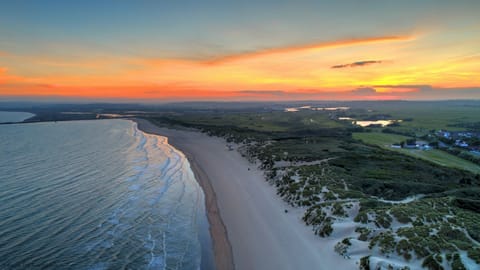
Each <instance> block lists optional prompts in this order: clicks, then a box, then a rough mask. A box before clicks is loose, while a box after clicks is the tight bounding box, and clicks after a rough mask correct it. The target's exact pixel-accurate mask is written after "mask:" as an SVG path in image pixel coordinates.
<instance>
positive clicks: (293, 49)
mask: <svg viewBox="0 0 480 270" xmlns="http://www.w3.org/2000/svg"><path fill="white" fill-rule="evenodd" d="M413 39H414V37H412V36H384V37H370V38H353V39H344V40H335V41H327V42H319V43H312V44H302V45H294V46H288V47H280V48H271V49H266V50H259V51H254V52H247V53H241V54H233V55H228V56H224V57H220V58H217V59H212V60H206V61H204V63H206V64H222V63H225V62H231V61H237V60H243V59H252V58H257V57H262V56H270V55H275V54H289V53H298V52H306V51H317V50H323V49H329V48H338V47H346V46H355V45H367V44H372V43H382V42H392V41H410V40H413Z"/></svg>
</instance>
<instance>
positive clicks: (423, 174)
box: [150, 102, 480, 269]
mask: <svg viewBox="0 0 480 270" xmlns="http://www.w3.org/2000/svg"><path fill="white" fill-rule="evenodd" d="M387 103H388V102H387ZM395 104H397V105H398V108H397V107H395V106H391V107H389V106H386V104H379V103H368V104H365V103H359V104H357V103H353V104H351V107H352V108H351V109H350V110H347V111H311V110H303V111H299V112H295V113H290V112H281V111H267V112H265V111H263V112H250V113H248V112H242V113H221V114H219V113H215V112H210V113H197V114H181V113H173V114H162V115H161V116H156V117H153V118H150V120H152V121H154V122H155V123H157V124H160V125H169V126H177V127H178V126H180V127H188V128H197V129H200V130H202V131H204V132H206V133H208V134H210V135H215V136H221V137H224V138H226V139H227V141H229V142H237V143H240V144H242V147H241V149H242V150H241V151H242V154H243V155H244V156H246V157H247V158H248V159H249V160H251V161H257V162H258V163H257V164H259V167H261V168H262V169H264V170H265V172H266V175H267V180H268V181H269V182H270V183H271V184H272V185H274V186H275V187H276V188H277V193H278V195H279V196H281V197H282V198H283V199H284V200H285V201H286V202H288V203H289V204H291V205H292V206H298V207H303V208H304V209H305V212H304V215H303V220H304V222H305V223H306V224H307V225H309V226H311V228H312V230H313V231H314V233H315V234H317V235H319V236H321V237H328V236H331V235H332V234H333V233H334V232H335V225H336V223H338V222H343V221H345V220H347V221H349V222H354V223H355V225H356V229H355V233H354V234H352V235H350V236H349V237H347V238H345V239H343V240H342V241H340V242H338V244H337V245H336V246H335V250H336V251H337V252H338V253H339V254H340V255H342V256H344V257H346V258H347V257H349V249H350V248H351V246H354V245H355V244H356V243H360V242H368V245H369V247H370V248H371V249H372V252H373V253H374V254H375V256H385V257H389V256H391V255H398V256H399V257H400V258H403V259H404V261H405V265H408V263H409V262H411V261H412V260H417V259H418V260H421V262H422V265H423V267H424V268H427V269H443V266H444V265H448V266H449V267H450V268H452V269H463V268H462V267H464V265H463V263H462V260H461V257H460V256H459V252H466V253H467V255H468V257H469V258H471V259H472V260H475V261H476V262H477V263H479V261H480V247H479V245H478V242H480V195H479V194H480V175H479V173H480V166H478V165H475V164H473V163H472V162H469V161H467V160H465V159H462V158H461V157H460V156H454V155H452V154H449V153H447V152H445V151H441V150H437V149H433V150H428V151H422V150H415V149H393V148H391V147H390V145H391V144H393V143H399V142H402V141H407V140H412V139H413V138H418V137H420V136H425V135H427V134H429V133H431V132H432V130H438V129H442V128H452V127H454V125H457V127H458V128H459V130H461V129H469V128H476V125H475V124H469V123H476V122H475V121H477V122H478V120H476V119H474V118H475V117H473V116H472V115H475V113H477V114H476V115H480V109H479V108H480V106H478V107H475V106H470V107H469V106H463V107H462V106H459V105H457V104H456V103H455V102H453V103H452V104H450V107H448V106H447V108H444V107H442V108H441V109H439V108H438V106H440V105H443V104H444V103H441V104H440V105H439V104H436V105H435V106H436V107H435V106H434V105H432V104H430V103H402V102H400V103H395ZM360 105H362V106H363V107H362V106H360ZM390 105H391V104H390ZM432 106H433V107H432ZM445 112H446V113H445ZM340 116H342V117H351V118H355V119H358V120H375V119H401V120H403V121H402V122H399V123H395V124H393V125H391V126H389V127H388V133H385V132H379V131H381V130H385V128H379V127H368V128H361V127H357V126H354V125H352V124H351V122H350V121H341V120H337V119H338V117H340ZM469 121H471V122H469ZM459 125H460V126H461V127H460V126H459ZM418 195H421V196H418ZM414 196H416V197H414ZM462 254H463V253H462ZM371 258H373V257H369V256H366V257H363V258H361V259H360V262H359V267H360V268H361V269H370V268H369V267H370V266H369V264H370V261H371ZM357 259H358V258H357ZM392 267H393V266H392ZM404 269H408V267H406V266H405V267H404Z"/></svg>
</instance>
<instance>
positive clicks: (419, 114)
mask: <svg viewBox="0 0 480 270" xmlns="http://www.w3.org/2000/svg"><path fill="white" fill-rule="evenodd" d="M375 115H387V116H388V117H387V118H388V119H394V120H404V121H403V122H401V123H400V125H399V126H395V127H389V128H391V129H393V130H395V131H397V132H405V133H409V134H415V135H417V136H422V135H425V134H427V133H428V132H429V131H431V130H439V129H443V130H456V131H463V130H465V128H464V127H462V125H464V124H472V123H478V122H479V118H478V115H480V106H478V102H476V103H475V102H468V101H457V102H454V101H451V102H436V103H435V102H402V101H392V102H383V103H371V104H365V103H359V104H355V105H353V106H352V109H351V110H350V111H348V112H347V113H346V115H345V116H349V117H352V118H355V119H357V120H362V119H368V118H370V117H373V116H375ZM405 120H406V121H405Z"/></svg>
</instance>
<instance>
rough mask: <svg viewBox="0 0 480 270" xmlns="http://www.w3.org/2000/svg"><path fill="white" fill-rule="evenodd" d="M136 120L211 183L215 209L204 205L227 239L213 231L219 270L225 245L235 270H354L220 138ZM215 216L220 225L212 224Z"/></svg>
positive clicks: (227, 263)
mask: <svg viewBox="0 0 480 270" xmlns="http://www.w3.org/2000/svg"><path fill="white" fill-rule="evenodd" d="M136 121H137V123H138V124H139V128H140V129H142V130H143V131H145V132H148V133H154V134H159V135H163V136H166V137H168V138H169V143H170V144H171V145H173V146H174V147H176V148H178V149H179V150H181V151H182V152H184V153H185V154H186V155H187V157H188V158H189V160H190V162H191V164H192V169H193V170H194V172H195V175H196V177H197V178H202V179H199V181H200V182H202V181H208V182H209V184H211V187H212V188H213V191H214V194H207V193H209V192H210V193H212V192H211V191H209V190H208V188H207V190H205V193H206V197H207V200H209V199H210V202H209V203H210V204H212V203H213V204H215V199H216V205H218V209H216V208H215V207H212V205H210V206H209V205H208V204H209V203H208V202H207V208H208V209H209V220H210V223H211V226H212V227H215V226H216V227H222V225H223V224H224V225H225V227H224V228H223V229H225V228H226V232H227V235H228V241H225V240H227V239H222V235H221V234H222V228H212V233H213V234H214V235H213V242H214V249H215V253H216V263H217V268H218V269H230V268H231V259H232V258H229V256H230V247H229V246H228V244H230V245H231V251H232V253H233V263H234V267H235V269H239V270H244V269H246V270H247V269H248V270H252V269H262V270H268V269H276V270H279V269H356V268H358V266H357V265H355V261H354V260H348V259H343V257H342V256H340V255H339V254H337V253H335V252H334V250H333V247H334V245H335V244H336V242H337V241H339V239H338V238H320V237H318V236H315V235H314V234H313V232H312V231H311V229H310V228H309V227H307V226H306V225H305V224H304V223H303V222H302V221H301V212H302V211H301V209H294V208H291V207H290V206H288V205H287V203H285V202H283V201H282V200H281V199H280V197H279V196H277V195H276V192H275V188H274V187H272V186H270V185H269V184H268V183H267V182H266V181H265V178H264V176H263V172H262V171H261V170H259V169H257V168H256V166H254V165H252V164H250V163H249V162H248V161H247V160H246V159H245V158H243V157H242V156H241V155H240V154H239V153H238V152H236V151H228V149H227V147H226V142H225V141H224V140H223V139H221V138H216V137H209V136H207V135H205V134H202V133H199V132H194V131H182V130H172V129H165V128H158V127H156V126H155V125H153V124H151V123H149V122H148V121H146V120H141V119H140V120H136ZM249 169H250V170H249ZM202 186H203V185H202ZM204 189H205V187H204ZM212 198H213V199H214V200H213V201H212ZM285 209H288V210H289V211H288V213H285ZM218 212H219V214H220V216H219V217H220V218H221V220H220V221H219V220H215V218H218ZM215 215H217V217H215ZM212 221H213V223H212ZM216 223H217V224H216ZM224 237H225V235H223V238H224Z"/></svg>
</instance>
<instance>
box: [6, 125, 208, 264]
mask: <svg viewBox="0 0 480 270" xmlns="http://www.w3.org/2000/svg"><path fill="white" fill-rule="evenodd" d="M0 172H1V173H0V269H91V270H93V269H95V270H100V269H200V268H204V269H207V268H209V266H208V265H209V264H210V263H211V262H209V260H211V258H210V257H211V250H210V247H209V241H210V240H209V237H208V223H207V221H206V216H205V209H204V195H203V192H202V190H201V188H200V187H199V185H198V184H197V182H196V180H195V178H194V176H193V173H192V171H191V170H190V166H189V164H188V161H187V160H186V159H185V157H184V156H183V154H182V153H180V152H178V151H177V150H175V149H174V148H172V147H171V146H170V145H168V144H167V142H166V138H163V137H160V136H154V135H148V134H145V133H143V132H141V131H139V130H138V129H137V128H136V124H135V123H133V122H131V121H125V120H100V121H74V122H61V123H60V122H59V123H35V124H14V125H4V126H1V125H0ZM209 256H210V257H209ZM201 266H202V267H201Z"/></svg>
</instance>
